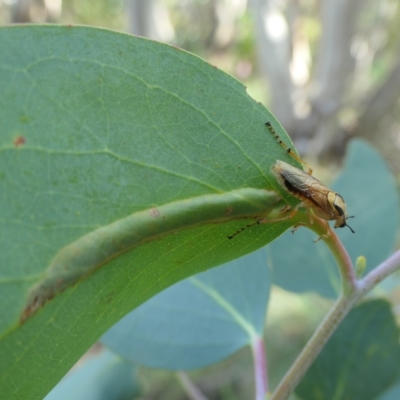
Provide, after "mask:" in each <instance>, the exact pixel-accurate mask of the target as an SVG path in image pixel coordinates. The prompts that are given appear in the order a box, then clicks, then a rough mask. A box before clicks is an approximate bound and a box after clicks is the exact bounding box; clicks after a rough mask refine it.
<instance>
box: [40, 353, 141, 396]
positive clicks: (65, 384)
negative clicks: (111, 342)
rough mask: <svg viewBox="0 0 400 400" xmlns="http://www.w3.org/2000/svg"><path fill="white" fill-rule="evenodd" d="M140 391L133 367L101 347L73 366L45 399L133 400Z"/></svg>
mask: <svg viewBox="0 0 400 400" xmlns="http://www.w3.org/2000/svg"><path fill="white" fill-rule="evenodd" d="M139 394H140V385H139V382H138V380H137V376H136V367H135V366H133V365H132V364H130V363H128V362H126V361H124V360H122V359H121V358H120V357H118V356H116V355H115V354H113V353H111V352H110V351H108V350H103V351H102V352H101V353H100V354H97V355H95V356H93V357H92V358H91V359H89V360H86V362H85V363H84V365H80V366H77V367H75V368H74V369H73V370H72V371H71V372H70V373H69V374H68V375H67V376H66V377H65V378H64V379H63V380H62V381H61V382H60V383H59V384H58V385H57V386H56V387H55V388H54V389H53V390H52V391H51V392H50V393H49V394H48V395H47V396H46V397H45V399H44V400H71V399H74V400H110V399H113V400H132V399H134V398H136V397H138V396H139Z"/></svg>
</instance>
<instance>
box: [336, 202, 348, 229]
mask: <svg viewBox="0 0 400 400" xmlns="http://www.w3.org/2000/svg"><path fill="white" fill-rule="evenodd" d="M333 205H334V206H335V208H336V211H337V212H338V213H339V215H344V212H343V209H342V208H340V207H339V206H338V205H336V204H333ZM342 226H345V225H342ZM342 226H341V227H342Z"/></svg>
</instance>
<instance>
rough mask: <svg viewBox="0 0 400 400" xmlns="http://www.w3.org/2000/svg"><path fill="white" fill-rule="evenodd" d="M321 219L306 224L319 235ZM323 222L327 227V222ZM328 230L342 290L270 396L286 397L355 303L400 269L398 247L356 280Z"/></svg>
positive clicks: (346, 255)
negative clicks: (311, 223) (361, 277)
mask: <svg viewBox="0 0 400 400" xmlns="http://www.w3.org/2000/svg"><path fill="white" fill-rule="evenodd" d="M299 220H300V222H299V223H301V224H307V222H306V220H305V219H304V215H303V216H300V217H299ZM324 222H326V221H322V220H320V219H319V218H316V219H315V221H314V224H313V225H310V226H309V227H310V228H311V229H312V230H313V231H315V232H316V233H318V234H319V235H321V234H323V233H326V230H325V232H324V230H323V228H322V227H323V225H324ZM324 226H325V229H326V224H325V225H324ZM329 232H330V234H329V236H328V238H327V239H324V241H325V243H326V244H327V246H328V247H329V248H330V249H331V251H332V252H333V254H334V256H335V258H336V261H337V262H338V265H339V270H340V274H341V278H342V294H341V296H340V297H339V298H338V299H337V301H336V302H335V304H334V306H333V307H332V309H331V311H330V312H329V313H328V314H327V316H326V317H325V318H324V320H323V321H322V322H321V324H320V325H319V327H318V328H317V330H316V331H315V333H314V334H313V336H312V337H311V338H310V340H309V341H308V343H307V345H306V346H305V347H304V349H303V350H302V352H301V353H300V355H299V356H298V357H297V359H296V360H295V362H294V363H293V365H292V366H291V368H290V369H289V371H288V372H287V373H286V375H285V376H284V377H283V379H282V381H281V382H280V383H279V385H278V387H277V388H276V390H275V392H274V393H273V395H272V397H271V400H285V399H287V398H288V396H289V395H290V394H291V393H292V392H293V390H294V389H295V388H296V386H297V385H298V383H299V382H300V380H301V379H302V378H303V376H304V375H305V373H306V372H307V370H308V369H309V367H310V366H311V364H312V363H313V362H314V360H315V359H316V357H317V356H318V354H319V353H320V351H321V350H322V348H323V347H324V345H325V344H326V342H327V341H328V340H329V338H330V337H331V336H332V334H333V333H334V332H335V330H336V328H337V327H338V326H339V324H340V323H341V322H342V321H343V319H344V318H345V317H346V316H347V314H348V313H349V312H350V310H351V309H352V308H353V307H354V305H355V304H356V303H357V302H358V301H359V300H360V299H361V298H363V297H364V296H365V295H366V294H367V293H368V292H370V291H371V290H372V289H373V288H374V287H375V286H376V285H377V284H378V283H379V282H381V281H382V280H383V279H384V278H386V277H387V276H389V275H390V274H392V273H393V272H395V271H397V270H398V269H400V251H397V252H396V253H395V254H393V255H392V256H391V257H390V258H388V259H387V260H386V261H384V262H383V263H382V264H380V265H379V266H378V267H376V268H375V269H374V270H372V271H371V272H370V273H369V274H367V275H366V276H365V277H364V278H363V279H360V280H357V279H356V277H355V273H354V269H353V267H352V265H351V261H350V257H349V255H348V254H347V252H346V250H345V248H344V247H343V245H342V244H341V242H340V241H339V239H338V238H337V236H336V235H335V233H334V232H333V231H332V230H331V229H330V228H329Z"/></svg>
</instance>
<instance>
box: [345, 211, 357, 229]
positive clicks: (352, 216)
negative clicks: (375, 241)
mask: <svg viewBox="0 0 400 400" xmlns="http://www.w3.org/2000/svg"><path fill="white" fill-rule="evenodd" d="M349 218H354V215H351V216H350V217H347V219H349ZM346 226H347V227H348V228H349V229H350V230H351V231H352V232H353V233H356V232H355V231H354V230H353V228H352V227H351V226H350V225H349V224H348V223H347V222H346Z"/></svg>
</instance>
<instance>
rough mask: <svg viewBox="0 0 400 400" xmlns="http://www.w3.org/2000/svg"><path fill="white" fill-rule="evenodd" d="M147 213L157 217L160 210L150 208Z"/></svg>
mask: <svg viewBox="0 0 400 400" xmlns="http://www.w3.org/2000/svg"><path fill="white" fill-rule="evenodd" d="M149 214H150V215H151V216H152V217H155V218H157V217H159V216H160V211H158V210H157V208H150V210H149Z"/></svg>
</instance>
